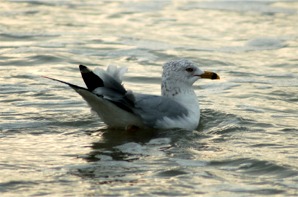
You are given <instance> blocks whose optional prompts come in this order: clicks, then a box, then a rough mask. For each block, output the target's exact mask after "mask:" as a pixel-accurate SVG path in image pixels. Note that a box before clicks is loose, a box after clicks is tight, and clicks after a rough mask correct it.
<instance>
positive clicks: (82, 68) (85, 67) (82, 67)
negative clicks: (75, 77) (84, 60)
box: [79, 64, 91, 73]
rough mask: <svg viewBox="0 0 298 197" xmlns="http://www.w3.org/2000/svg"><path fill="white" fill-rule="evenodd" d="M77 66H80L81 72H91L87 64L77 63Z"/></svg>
mask: <svg viewBox="0 0 298 197" xmlns="http://www.w3.org/2000/svg"><path fill="white" fill-rule="evenodd" d="M79 68H80V72H81V73H89V72H91V70H89V69H88V68H87V66H84V65H82V64H80V65H79Z"/></svg>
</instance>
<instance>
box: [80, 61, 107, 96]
mask: <svg viewBox="0 0 298 197" xmlns="http://www.w3.org/2000/svg"><path fill="white" fill-rule="evenodd" d="M79 68H80V72H81V75H82V78H83V80H84V82H85V84H86V86H87V88H88V90H89V91H93V90H94V89H96V88H97V87H103V86H104V83H103V80H102V79H101V78H100V77H99V76H97V75H96V74H94V73H93V72H92V71H91V70H90V69H89V68H88V67H87V66H84V65H82V64H80V65H79Z"/></svg>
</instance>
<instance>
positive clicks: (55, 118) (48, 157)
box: [0, 0, 298, 196]
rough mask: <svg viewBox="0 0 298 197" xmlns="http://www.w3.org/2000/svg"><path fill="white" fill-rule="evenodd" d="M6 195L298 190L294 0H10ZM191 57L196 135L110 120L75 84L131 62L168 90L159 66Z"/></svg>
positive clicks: (2, 154) (2, 48) (3, 157)
mask: <svg viewBox="0 0 298 197" xmlns="http://www.w3.org/2000/svg"><path fill="white" fill-rule="evenodd" d="M1 7H2V9H1V11H0V83H1V86H0V103H1V104H0V105H1V106H0V107H1V113H0V165H1V168H0V172H1V173H0V174H1V176H0V193H1V196H18V195H20V194H21V195H22V196H33V195H48V196H54V195H56V196H68V195H69V196H73V195H76V196H108V195H113V196H125V195H145V196H151V195H165V196H173V195H176V196H183V195H189V196H195V195H206V196H267V195H270V196H273V195H275V196H296V195H298V164H297V163H298V156H297V155H298V148H297V139H298V134H297V132H298V129H297V121H298V113H297V111H298V105H297V102H298V94H297V93H298V70H297V65H298V58H297V57H298V52H297V51H298V50H297V46H298V42H297V40H298V34H297V32H298V28H297V25H295V24H296V23H297V13H298V3H297V2H296V1H286V2H283V1H254V2H251V1H250V2H247V1H234V2H231V1H208V2H207V1H178V0H177V1H175V0H172V1H167V0H164V1H98V2H95V1H77V0H75V1H59V0H55V1H30V0H28V1H26V0H25V1H3V2H1ZM177 58H188V59H191V60H193V61H194V62H196V63H197V64H199V65H200V67H201V68H202V69H204V70H210V71H214V72H217V73H218V74H219V75H220V76H221V80H219V81H208V80H200V81H199V82H197V83H196V84H195V89H196V93H197V95H198V99H199V101H200V104H201V109H202V112H201V116H202V117H201V123H200V125H199V128H198V129H197V130H196V131H193V132H187V131H183V130H171V131H167V132H157V131H147V132H145V131H142V132H137V133H127V132H125V131H113V130H108V129H106V127H105V125H104V123H103V122H102V121H101V120H100V119H99V118H98V117H96V115H94V114H93V113H91V112H90V109H89V108H88V106H87V105H86V103H85V102H84V101H83V100H82V98H81V97H80V96H78V95H77V94H76V93H75V92H73V91H72V90H70V88H69V87H67V86H64V85H62V84H59V83H56V82H52V81H49V80H47V79H44V78H42V77H41V76H43V75H46V76H50V77H55V78H58V79H61V80H65V81H68V82H71V83H74V84H77V85H84V84H83V81H82V80H81V77H80V73H79V70H78V65H79V64H85V65H87V66H89V67H90V68H95V67H96V66H99V67H101V68H104V67H106V66H107V65H108V64H116V65H121V66H127V67H128V69H129V73H128V74H127V77H126V79H125V82H124V84H125V87H126V88H128V89H132V90H133V91H136V92H148V93H150V94H159V93H160V76H161V65H162V64H163V63H165V62H166V61H168V60H171V59H177Z"/></svg>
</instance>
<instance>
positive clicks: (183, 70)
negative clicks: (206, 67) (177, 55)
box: [162, 59, 219, 85]
mask: <svg viewBox="0 0 298 197" xmlns="http://www.w3.org/2000/svg"><path fill="white" fill-rule="evenodd" d="M200 78H208V79H219V76H218V75H217V74H216V73H214V72H209V71H202V70H201V69H199V68H198V66H197V65H196V64H195V63H194V62H192V61H190V60H186V59H180V60H172V61H169V62H167V63H165V64H164V65H163V73H162V79H163V81H164V80H170V81H175V82H177V83H184V84H187V85H192V84H193V83H194V82H195V81H197V80H198V79H200Z"/></svg>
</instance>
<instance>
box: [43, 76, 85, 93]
mask: <svg viewBox="0 0 298 197" xmlns="http://www.w3.org/2000/svg"><path fill="white" fill-rule="evenodd" d="M42 77H43V78H46V79H51V80H53V81H58V82H60V83H64V84H66V85H69V86H70V87H71V88H73V89H75V90H76V89H83V90H87V89H86V88H83V87H81V86H77V85H74V84H71V83H68V82H65V81H61V80H58V79H54V78H51V77H47V76H42Z"/></svg>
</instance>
